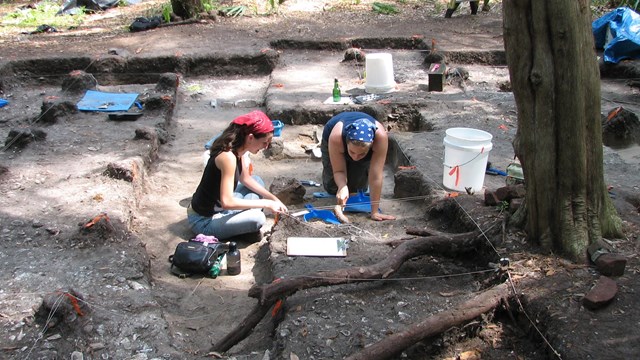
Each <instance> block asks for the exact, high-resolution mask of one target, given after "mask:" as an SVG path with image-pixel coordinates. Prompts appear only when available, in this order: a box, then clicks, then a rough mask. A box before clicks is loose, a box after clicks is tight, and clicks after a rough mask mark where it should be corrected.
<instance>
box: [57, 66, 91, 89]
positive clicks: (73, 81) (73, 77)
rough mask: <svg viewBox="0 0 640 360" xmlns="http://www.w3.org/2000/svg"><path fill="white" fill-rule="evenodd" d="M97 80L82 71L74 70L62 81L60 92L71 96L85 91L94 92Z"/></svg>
mask: <svg viewBox="0 0 640 360" xmlns="http://www.w3.org/2000/svg"><path fill="white" fill-rule="evenodd" d="M96 86H98V80H96V78H95V77H94V76H93V75H92V74H89V73H86V72H84V71H82V70H74V71H72V72H70V73H69V74H68V75H67V76H65V77H64V79H62V91H66V92H68V93H72V94H81V93H84V92H85V91H87V90H95V89H96Z"/></svg>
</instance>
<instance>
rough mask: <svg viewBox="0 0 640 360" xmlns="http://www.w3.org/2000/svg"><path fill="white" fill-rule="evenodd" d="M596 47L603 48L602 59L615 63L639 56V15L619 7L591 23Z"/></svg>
mask: <svg viewBox="0 0 640 360" xmlns="http://www.w3.org/2000/svg"><path fill="white" fill-rule="evenodd" d="M591 29H592V31H593V36H594V39H595V42H596V48H598V49H604V61H605V62H608V63H614V64H617V63H618V62H620V60H624V59H638V58H640V15H638V14H637V13H636V12H635V11H633V10H631V9H629V8H626V7H620V8H617V9H615V10H614V11H612V12H610V13H608V14H605V15H603V16H602V17H600V18H599V19H597V20H595V21H594V22H593V23H592V24H591Z"/></svg>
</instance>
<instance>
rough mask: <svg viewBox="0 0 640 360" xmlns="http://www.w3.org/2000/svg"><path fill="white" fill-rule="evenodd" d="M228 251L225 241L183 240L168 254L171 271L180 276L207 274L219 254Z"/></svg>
mask: <svg viewBox="0 0 640 360" xmlns="http://www.w3.org/2000/svg"><path fill="white" fill-rule="evenodd" d="M228 251H229V245H227V244H225V243H220V242H216V243H202V242H198V241H184V242H181V243H179V244H178V245H177V246H176V251H175V253H174V254H173V255H171V256H169V262H171V272H172V273H173V274H174V275H176V276H180V277H188V276H191V275H194V274H203V275H204V274H207V273H208V272H209V270H211V268H212V267H213V264H214V263H215V262H216V260H217V258H218V257H219V256H220V255H223V254H225V253H226V252H228Z"/></svg>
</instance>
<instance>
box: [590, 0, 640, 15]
mask: <svg viewBox="0 0 640 360" xmlns="http://www.w3.org/2000/svg"><path fill="white" fill-rule="evenodd" d="M619 7H628V8H630V9H632V10H634V11H635V12H639V11H640V0H591V13H592V15H593V16H594V18H596V19H597V18H599V17H600V16H602V15H604V14H606V13H608V12H610V11H612V10H613V9H615V8H619Z"/></svg>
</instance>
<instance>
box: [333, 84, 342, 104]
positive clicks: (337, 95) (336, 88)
mask: <svg viewBox="0 0 640 360" xmlns="http://www.w3.org/2000/svg"><path fill="white" fill-rule="evenodd" d="M341 100H342V93H341V91H340V84H338V79H334V80H333V102H340V101H341Z"/></svg>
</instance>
